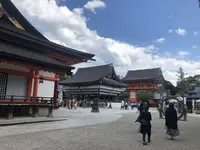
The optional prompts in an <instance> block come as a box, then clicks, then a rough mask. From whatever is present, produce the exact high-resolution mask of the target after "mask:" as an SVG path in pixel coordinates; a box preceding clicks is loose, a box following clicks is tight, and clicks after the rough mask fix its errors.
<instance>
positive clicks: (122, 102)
mask: <svg viewBox="0 0 200 150" xmlns="http://www.w3.org/2000/svg"><path fill="white" fill-rule="evenodd" d="M121 109H124V101H123V100H122V101H121Z"/></svg>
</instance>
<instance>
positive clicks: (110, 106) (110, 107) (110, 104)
mask: <svg viewBox="0 0 200 150" xmlns="http://www.w3.org/2000/svg"><path fill="white" fill-rule="evenodd" d="M108 108H109V109H112V103H111V101H110V102H109V107H108Z"/></svg>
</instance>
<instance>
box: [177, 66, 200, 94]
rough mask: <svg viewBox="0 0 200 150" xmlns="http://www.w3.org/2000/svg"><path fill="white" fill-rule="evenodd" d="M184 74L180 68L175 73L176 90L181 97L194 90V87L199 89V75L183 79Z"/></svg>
mask: <svg viewBox="0 0 200 150" xmlns="http://www.w3.org/2000/svg"><path fill="white" fill-rule="evenodd" d="M185 75H186V73H185V72H184V70H183V69H182V68H179V70H178V72H177V76H178V81H177V86H176V89H177V91H178V93H179V94H180V95H181V96H183V95H184V93H186V92H188V91H192V90H194V88H195V87H200V75H195V76H189V77H185Z"/></svg>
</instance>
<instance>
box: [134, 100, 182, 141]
mask: <svg viewBox="0 0 200 150" xmlns="http://www.w3.org/2000/svg"><path fill="white" fill-rule="evenodd" d="M138 110H139V112H140V115H139V117H138V118H137V120H136V121H135V122H139V123H140V128H139V131H140V133H141V134H142V140H143V144H144V145H147V142H146V135H147V136H148V143H150V142H151V120H152V117H151V113H150V112H149V105H148V103H141V105H140V107H138ZM165 126H166V134H167V135H169V136H170V137H171V139H172V140H174V137H176V136H178V135H179V130H178V117H177V111H176V109H175V108H174V104H173V103H169V107H168V108H167V109H166V111H165Z"/></svg>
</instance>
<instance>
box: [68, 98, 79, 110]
mask: <svg viewBox="0 0 200 150" xmlns="http://www.w3.org/2000/svg"><path fill="white" fill-rule="evenodd" d="M76 108H77V101H76V100H75V99H72V100H71V99H70V100H68V109H75V110H76Z"/></svg>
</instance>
